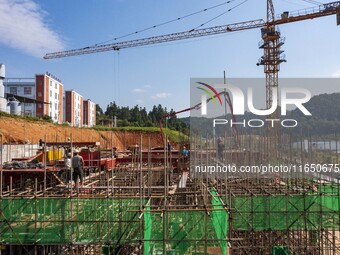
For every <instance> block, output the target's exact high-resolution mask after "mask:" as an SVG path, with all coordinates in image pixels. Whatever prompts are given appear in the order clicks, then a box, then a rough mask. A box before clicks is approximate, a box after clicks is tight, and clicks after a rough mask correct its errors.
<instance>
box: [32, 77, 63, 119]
mask: <svg viewBox="0 0 340 255" xmlns="http://www.w3.org/2000/svg"><path fill="white" fill-rule="evenodd" d="M35 86H36V91H35V98H36V100H39V101H43V102H47V104H43V103H37V104H36V116H37V117H42V116H43V115H48V116H50V117H51V118H52V120H53V121H54V122H56V123H62V122H63V84H62V83H61V81H60V80H59V79H58V78H56V77H54V76H53V75H51V74H50V73H45V74H37V75H36V76H35Z"/></svg>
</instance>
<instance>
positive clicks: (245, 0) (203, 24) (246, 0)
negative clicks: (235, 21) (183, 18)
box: [189, 0, 249, 32]
mask: <svg viewBox="0 0 340 255" xmlns="http://www.w3.org/2000/svg"><path fill="white" fill-rule="evenodd" d="M248 1H249V0H244V1H243V2H241V3H239V4H237V5H235V6H234V7H232V8H230V9H228V10H226V11H224V12H222V13H221V14H219V15H217V16H216V17H214V18H212V19H210V20H208V21H206V22H204V23H202V24H201V25H199V26H197V27H195V28H193V29H191V30H189V32H193V31H195V30H196V29H198V28H200V27H203V26H205V25H206V24H208V23H210V22H211V21H214V20H215V19H217V18H219V17H221V16H223V15H224V14H226V13H228V12H231V11H232V10H234V9H236V8H237V7H239V6H241V5H242V4H244V3H246V2H248Z"/></svg>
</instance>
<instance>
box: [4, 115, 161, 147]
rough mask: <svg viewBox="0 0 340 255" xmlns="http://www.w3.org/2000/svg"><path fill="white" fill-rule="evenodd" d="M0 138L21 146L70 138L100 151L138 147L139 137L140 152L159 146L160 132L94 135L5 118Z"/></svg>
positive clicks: (114, 132) (121, 132)
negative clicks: (94, 143)
mask: <svg viewBox="0 0 340 255" xmlns="http://www.w3.org/2000/svg"><path fill="white" fill-rule="evenodd" d="M0 134H2V137H3V141H2V142H3V144H23V143H25V141H26V142H28V141H29V142H30V143H38V141H39V139H42V140H44V139H45V137H46V141H47V142H54V141H57V142H65V141H66V140H67V139H68V138H69V137H72V140H73V141H74V142H100V144H101V147H102V148H111V147H112V146H116V147H117V148H118V149H119V150H121V149H126V148H127V147H128V146H131V145H134V144H136V143H137V144H140V138H141V136H142V147H143V148H148V146H149V144H150V146H151V147H154V146H160V145H161V144H162V142H161V136H160V133H159V132H143V131H96V130H91V129H87V128H73V127H67V126H60V125H53V124H51V123H46V122H37V121H36V122H32V121H27V120H26V121H25V120H23V119H16V118H8V117H0Z"/></svg>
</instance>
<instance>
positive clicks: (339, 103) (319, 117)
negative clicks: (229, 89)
mask: <svg viewBox="0 0 340 255" xmlns="http://www.w3.org/2000/svg"><path fill="white" fill-rule="evenodd" d="M304 106H305V107H306V108H307V109H308V110H309V111H310V112H311V113H312V116H304V115H303V113H302V112H301V111H300V110H299V109H294V110H292V111H288V112H287V116H286V117H285V118H286V119H295V120H297V122H298V126H297V127H295V128H289V129H287V128H286V129H282V131H283V132H290V133H292V134H294V135H300V133H301V130H302V131H303V133H304V135H330V134H335V133H339V134H340V93H333V94H321V95H317V96H314V97H312V98H311V100H310V101H309V102H308V103H306V104H304ZM221 118H224V117H221ZM230 118H231V116H230V114H229V115H228V116H227V119H230ZM237 119H238V120H240V119H242V120H243V119H245V120H246V121H248V120H249V119H265V118H264V117H262V118H261V117H259V116H256V115H253V114H252V113H249V112H247V113H246V114H245V115H244V116H243V117H240V116H237ZM181 120H182V121H183V122H185V123H186V124H188V125H190V117H187V118H182V119H181ZM191 120H192V123H194V126H195V127H197V126H199V128H200V130H201V131H200V132H202V133H203V134H208V135H212V128H211V127H212V119H206V118H196V117H195V118H192V119H191ZM192 123H191V124H192ZM196 123H199V125H197V124H196ZM238 130H239V132H241V133H243V132H245V133H261V132H264V131H265V128H261V129H260V128H259V129H254V128H242V127H240V126H239V125H238ZM216 132H217V134H218V133H220V132H222V133H223V132H224V131H223V130H222V128H219V129H218V130H216Z"/></svg>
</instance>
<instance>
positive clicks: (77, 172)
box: [72, 149, 84, 185]
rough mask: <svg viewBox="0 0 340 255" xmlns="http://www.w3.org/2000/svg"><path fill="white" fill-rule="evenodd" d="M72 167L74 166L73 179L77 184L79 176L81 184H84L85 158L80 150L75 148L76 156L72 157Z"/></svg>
mask: <svg viewBox="0 0 340 255" xmlns="http://www.w3.org/2000/svg"><path fill="white" fill-rule="evenodd" d="M72 167H73V176H72V177H73V181H74V183H75V185H77V184H78V177H79V180H80V185H83V177H84V172H83V167H84V159H83V157H82V156H80V155H79V150H77V149H75V150H74V156H73V158H72Z"/></svg>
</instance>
